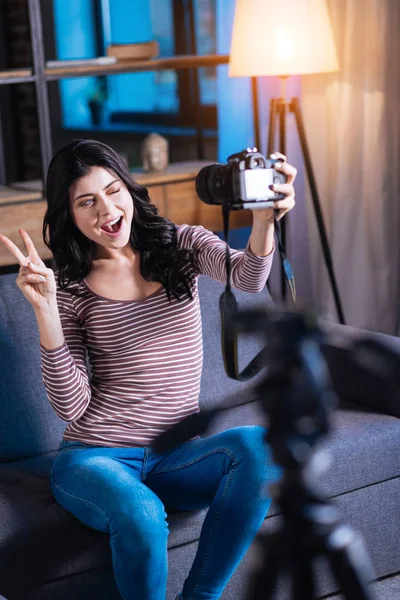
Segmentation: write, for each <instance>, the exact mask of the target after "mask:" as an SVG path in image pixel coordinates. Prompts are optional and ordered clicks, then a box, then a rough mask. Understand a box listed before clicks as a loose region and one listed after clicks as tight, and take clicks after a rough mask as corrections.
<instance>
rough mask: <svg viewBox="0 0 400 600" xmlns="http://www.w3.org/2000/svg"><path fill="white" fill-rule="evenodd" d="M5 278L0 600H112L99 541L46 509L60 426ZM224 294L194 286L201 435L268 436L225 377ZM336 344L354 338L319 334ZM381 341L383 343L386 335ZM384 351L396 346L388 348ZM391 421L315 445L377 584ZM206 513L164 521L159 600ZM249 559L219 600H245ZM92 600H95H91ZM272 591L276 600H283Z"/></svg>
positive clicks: (263, 300)
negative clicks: (166, 532)
mask: <svg viewBox="0 0 400 600" xmlns="http://www.w3.org/2000/svg"><path fill="white" fill-rule="evenodd" d="M15 278H16V276H15V275H4V276H1V277H0V365H1V366H0V368H1V377H0V397H1V403H2V418H1V419H0V522H1V527H0V593H3V594H4V595H5V596H6V597H9V599H10V600H13V599H15V600H28V599H29V600H39V599H40V600H66V599H67V598H69V597H74V598H76V600H83V599H85V600H88V599H89V600H91V598H93V599H94V598H96V600H97V598H104V600H106V599H108V600H119V598H120V596H119V594H118V591H117V590H116V586H115V582H114V580H113V575H112V569H111V566H110V565H111V563H110V551H109V545H108V536H107V535H106V534H103V533H100V532H97V531H93V530H91V529H89V528H88V527H86V526H84V525H83V524H81V523H80V522H78V521H77V520H76V519H75V518H74V517H73V516H72V515H70V514H69V513H68V512H67V511H65V510H64V509H62V508H61V507H60V506H59V505H58V504H57V503H56V502H55V500H54V498H53V496H52V493H51V489H50V483H49V479H48V474H49V471H50V468H51V464H52V460H53V457H54V454H55V450H56V448H57V447H58V445H59V443H60V441H61V436H62V432H63V430H64V428H65V423H64V422H63V421H61V420H60V419H59V418H58V417H57V416H56V415H55V413H54V411H53V409H52V408H51V406H50V404H49V402H48V400H47V397H46V393H45V390H44V386H43V383H42V378H41V371H40V359H39V339H38V334H37V326H36V322H35V319H34V315H33V313H32V310H31V308H30V306H29V305H28V303H27V302H26V301H25V299H24V298H23V296H22V294H21V293H20V291H19V290H18V288H16V286H15ZM222 291H223V286H222V285H221V284H219V283H217V282H214V281H212V280H210V279H208V278H204V277H201V278H200V298H201V307H202V316H203V339H204V368H203V376H202V383H201V395H200V405H201V407H202V408H210V407H223V408H224V410H222V411H221V412H220V413H219V415H218V417H217V418H216V420H215V421H214V422H213V424H212V427H211V429H210V430H209V431H208V432H207V435H212V434H213V433H215V432H217V431H221V430H224V429H228V428H230V427H236V426H239V425H246V424H260V425H264V426H266V425H267V418H266V415H265V414H264V413H263V412H262V411H261V408H260V405H259V403H258V402H256V401H254V400H255V393H254V390H253V388H254V384H255V383H256V381H257V379H258V378H259V377H260V376H259V377H258V378H256V379H253V380H252V381H251V382H250V383H249V382H248V383H238V382H235V381H233V380H230V379H228V378H227V377H226V375H225V371H224V367H223V362H222V357H221V350H220V318H219V302H218V301H219V296H220V294H221V293H222ZM235 295H236V297H237V299H238V301H239V304H240V305H242V303H244V302H246V307H247V308H248V307H250V306H262V305H264V306H265V305H266V304H269V305H270V304H271V300H270V298H269V296H268V293H267V291H266V290H265V291H264V292H263V293H261V294H258V295H251V294H246V293H243V292H235ZM325 327H326V329H327V331H329V332H330V334H332V335H336V336H339V337H341V338H342V339H343V340H347V341H348V340H350V339H356V338H357V337H358V336H360V335H362V332H360V331H358V330H351V329H350V328H341V327H340V326H336V325H332V324H329V323H327V324H325ZM245 337H246V339H244V336H243V339H240V340H239V358H240V366H241V368H243V367H244V366H245V365H246V364H247V363H248V362H249V361H250V359H251V358H253V356H254V355H255V354H256V352H257V351H258V350H259V349H260V348H261V347H262V345H263V342H264V341H263V339H262V337H261V336H259V337H257V336H245ZM385 337H386V338H388V336H385ZM388 342H389V343H391V344H394V345H395V346H396V344H397V343H398V340H393V339H392V338H388ZM399 440H400V421H399V420H398V419H396V418H395V417H391V416H388V415H384V414H379V413H377V412H374V411H371V410H368V409H362V408H360V407H355V406H353V405H348V406H342V407H341V408H340V410H337V411H335V412H334V414H333V415H332V433H331V434H330V435H329V437H328V438H327V439H326V440H324V441H323V442H322V443H321V448H323V449H325V450H326V451H327V453H328V455H329V457H330V465H329V468H328V469H327V470H326V471H324V472H323V473H322V474H321V476H320V477H318V479H317V484H318V488H319V489H321V490H322V492H323V493H325V494H327V495H329V496H332V497H335V502H337V503H338V505H339V507H340V509H341V514H342V519H343V522H345V523H349V524H352V525H354V526H355V527H357V528H358V529H359V530H360V531H361V532H362V533H363V534H364V536H365V538H366V540H367V546H368V550H369V552H370V554H371V558H372V561H373V564H374V567H375V571H376V575H378V576H383V575H385V574H388V573H392V572H395V571H396V569H397V570H399V565H400V549H399V547H398V543H397V542H398V539H400V513H399V510H400V509H399V506H400V503H399V502H398V499H399V495H400V489H399V468H400V444H399ZM278 513H279V511H278V510H277V507H276V506H272V507H271V510H270V511H269V513H268V516H267V518H266V520H265V524H264V526H263V529H266V530H269V531H270V530H273V529H274V528H275V527H276V526H277V525H278V523H279V519H280V516H279V514H278ZM204 514H205V511H198V512H173V513H170V515H169V523H170V537H169V550H170V552H169V561H170V579H169V582H168V595H167V598H168V600H173V599H174V598H175V596H176V594H177V593H178V592H179V591H180V589H181V585H182V582H183V580H184V578H185V576H186V573H187V572H188V569H189V568H190V564H191V561H192V560H193V556H194V553H195V550H196V544H197V540H198V537H199V533H200V529H201V525H202V522H203V519H204ZM250 562H251V552H250V553H249V554H248V556H247V557H246V558H245V560H244V561H243V564H241V565H240V566H239V568H238V570H237V571H236V573H235V574H234V576H233V578H232V580H231V581H230V583H229V585H228V588H227V590H226V591H225V593H224V595H223V600H238V599H239V598H241V597H242V594H244V591H245V586H246V581H247V579H246V578H247V576H248V572H249V568H250ZM318 581H319V590H320V593H321V594H323V593H324V594H327V593H332V592H333V591H335V590H336V589H337V586H336V584H335V583H334V582H333V581H332V578H331V576H330V575H329V573H328V572H327V569H326V567H325V569H324V568H322V567H321V569H319V570H318ZM90 594H93V595H92V596H91V595H90ZM284 594H285V592H284V590H283V588H282V591H281V595H280V600H284V599H285V598H286V596H285V595H284Z"/></svg>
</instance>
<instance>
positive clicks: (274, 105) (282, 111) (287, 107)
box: [252, 77, 345, 325]
mask: <svg viewBox="0 0 400 600" xmlns="http://www.w3.org/2000/svg"><path fill="white" fill-rule="evenodd" d="M286 79H287V77H281V81H282V96H281V97H280V98H272V99H271V101H270V111H269V133H268V152H267V155H268V156H269V155H270V154H271V153H272V152H273V150H274V140H275V126H276V122H277V117H279V150H280V152H282V154H286V113H287V112H292V113H294V116H295V119H296V126H297V131H298V134H299V137H300V144H301V149H302V153H303V158H304V162H305V166H306V171H307V177H308V182H309V185H310V190H311V197H312V202H313V207H314V212H315V217H316V220H317V226H318V232H319V237H320V240H321V246H322V252H323V255H324V261H325V265H326V268H327V271H328V277H329V280H330V284H331V288H332V293H333V298H334V302H335V307H336V312H337V315H338V318H339V321H340V323H342V324H343V325H344V324H345V319H344V313H343V308H342V303H341V300H340V296H339V290H338V286H337V283H336V277H335V272H334V269H333V262H332V255H331V251H330V247H329V242H328V238H327V235H326V229H325V224H324V219H323V215H322V210H321V203H320V200H319V196H318V190H317V185H316V182H315V177H314V171H313V168H312V163H311V157H310V152H309V149H308V144H307V138H306V133H305V128H304V122H303V117H302V114H301V110H300V103H299V99H298V98H292V100H291V101H290V102H289V101H287V100H286V98H285V83H286ZM252 92H253V103H254V129H255V132H256V146H257V148H260V139H259V131H260V123H259V112H258V92H257V80H256V78H255V77H253V78H252ZM280 228H281V237H282V243H283V245H285V243H286V224H285V219H282V221H281V224H280ZM286 291H287V288H286V279H285V273H284V270H283V268H282V269H281V295H282V299H283V300H286Z"/></svg>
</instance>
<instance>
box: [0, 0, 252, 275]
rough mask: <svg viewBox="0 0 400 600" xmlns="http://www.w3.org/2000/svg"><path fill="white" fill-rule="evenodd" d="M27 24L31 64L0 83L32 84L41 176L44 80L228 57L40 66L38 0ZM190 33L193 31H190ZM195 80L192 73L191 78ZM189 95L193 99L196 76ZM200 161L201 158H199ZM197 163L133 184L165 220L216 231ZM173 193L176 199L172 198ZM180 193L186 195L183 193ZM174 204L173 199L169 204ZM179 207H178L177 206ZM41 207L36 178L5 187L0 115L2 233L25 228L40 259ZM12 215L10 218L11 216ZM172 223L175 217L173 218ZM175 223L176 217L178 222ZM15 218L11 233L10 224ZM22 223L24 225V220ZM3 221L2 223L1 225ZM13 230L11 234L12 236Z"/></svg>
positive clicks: (240, 217) (218, 225)
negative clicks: (200, 190) (198, 184)
mask: <svg viewBox="0 0 400 600" xmlns="http://www.w3.org/2000/svg"><path fill="white" fill-rule="evenodd" d="M28 9H29V23H30V34H31V45H32V57H33V68H32V69H31V68H22V69H12V70H3V71H0V85H15V84H18V83H29V82H31V83H33V84H34V85H35V89H36V98H37V112H38V124H39V134H40V149H41V163H42V173H43V179H44V174H45V173H46V172H47V168H48V165H49V163H50V160H51V157H52V153H53V149H52V136H51V125H50V110H49V98H48V89H47V85H48V82H50V81H58V80H60V79H65V78H68V77H88V76H99V75H115V74H119V73H134V72H140V71H153V70H165V69H174V70H181V69H194V70H195V73H197V71H196V70H197V69H198V68H199V67H207V66H211V65H222V64H227V63H228V62H229V56H228V55H206V56H199V55H185V56H174V57H169V58H158V59H152V60H143V61H137V60H136V61H133V60H132V61H131V60H126V61H119V62H116V63H114V64H111V65H95V66H94V65H88V66H79V67H65V66H64V67H62V66H60V67H59V68H58V67H57V66H56V67H53V68H51V69H49V68H46V66H45V54H44V45H43V29H42V18H41V12H40V0H28ZM192 33H193V32H192ZM195 79H196V81H197V78H195ZM195 91H196V94H195V99H196V98H197V100H198V81H197V83H196V90H195ZM201 164H202V165H203V166H204V164H206V163H204V162H203V163H201ZM199 165H200V163H195V162H193V163H180V164H179V165H173V164H172V165H170V167H169V169H168V171H167V172H166V173H163V174H156V173H153V174H140V173H139V174H136V178H137V180H138V182H139V183H142V184H143V185H145V186H148V187H149V188H151V192H152V193H151V198H152V201H153V202H154V203H155V204H157V205H158V206H159V210H160V214H164V216H167V217H168V218H170V219H171V220H174V218H175V219H176V218H177V217H178V218H182V219H183V218H185V217H186V219H187V220H185V221H181V222H188V223H189V224H195V223H199V224H202V225H204V226H205V227H208V228H210V229H213V230H214V231H219V230H221V229H222V222H221V215H220V212H221V211H220V208H219V207H213V206H207V205H205V204H203V203H202V202H201V201H200V200H199V199H198V198H197V195H196V192H195V186H194V179H195V176H196V174H197V172H198V170H199V168H201V167H199ZM174 194H175V195H176V200H174ZM184 194H186V195H185V196H184ZM174 203H175V204H174ZM179 207H180V208H179ZM44 210H45V201H44V198H43V183H42V181H36V182H24V183H16V184H11V185H8V186H6V173H5V160H4V141H3V135H2V131H1V120H0V222H1V230H2V233H4V234H5V235H8V237H11V238H12V239H13V241H14V243H16V244H18V245H19V244H20V239H19V237H18V233H17V228H19V227H22V228H26V229H27V228H28V225H29V227H31V232H32V236H31V237H32V239H33V240H34V242H35V243H37V244H38V246H37V248H38V250H39V252H41V251H42V253H43V259H46V258H50V256H49V253H48V250H47V248H46V247H45V246H44V245H43V241H42V239H41V224H42V220H43V214H44ZM247 212H249V211H240V212H239V213H236V214H235V215H234V216H233V219H232V224H231V225H232V227H235V226H236V227H240V226H245V225H248V224H249V218H250V217H249V215H248V214H246V213H247ZM14 219H15V221H14ZM175 222H177V221H176V220H175ZM178 222H179V221H178ZM13 223H15V233H14V229H13V228H12V226H11V225H12V224H13ZM27 223H28V225H27ZM6 225H7V226H6ZM15 234H16V235H17V238H16V236H15ZM9 260H10V257H9V256H7V255H6V254H5V251H4V252H3V246H2V245H1V248H0V267H1V266H4V265H7V264H10V263H9V262H7V261H9Z"/></svg>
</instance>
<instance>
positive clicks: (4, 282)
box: [0, 273, 66, 462]
mask: <svg viewBox="0 0 400 600" xmlns="http://www.w3.org/2000/svg"><path fill="white" fill-rule="evenodd" d="M16 278H17V275H16V274H13V273H11V274H8V275H1V276H0V370H1V377H0V398H1V419H0V462H1V461H7V460H15V459H18V458H21V457H24V456H31V455H35V454H40V453H42V452H48V451H49V450H53V449H55V448H57V447H58V445H59V443H60V441H61V437H62V433H63V431H64V429H65V427H66V423H65V421H62V420H61V419H59V418H58V417H57V415H56V414H55V412H54V410H53V408H52V406H51V405H50V403H49V401H48V399H47V395H46V391H45V389H44V385H43V381H42V373H41V366H40V351H39V333H38V327H37V323H36V319H35V315H34V312H33V309H32V307H31V305H30V304H29V302H28V301H27V300H26V299H25V297H24V296H23V295H22V293H21V291H20V290H19V289H18V287H17V286H16V283H15V280H16Z"/></svg>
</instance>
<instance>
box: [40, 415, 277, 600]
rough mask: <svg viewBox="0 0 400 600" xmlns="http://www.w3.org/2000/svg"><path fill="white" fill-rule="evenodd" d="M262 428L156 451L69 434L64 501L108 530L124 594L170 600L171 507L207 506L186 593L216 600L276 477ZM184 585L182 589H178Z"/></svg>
mask: <svg viewBox="0 0 400 600" xmlns="http://www.w3.org/2000/svg"><path fill="white" fill-rule="evenodd" d="M264 435H265V430H264V429H263V428H262V427H253V426H251V427H237V428H234V429H230V430H228V431H224V432H222V433H218V434H216V435H213V436H211V437H209V438H204V439H195V440H190V441H188V442H185V443H184V444H181V445H180V446H178V447H176V448H174V449H173V450H171V451H168V452H165V453H162V454H156V453H155V452H154V451H153V450H152V448H150V447H146V448H137V447H133V448H121V447H118V448H107V447H104V446H94V445H89V444H83V443H81V442H67V441H63V442H62V443H61V445H60V448H59V451H58V454H57V456H56V458H55V461H54V464H53V467H52V471H51V484H52V490H53V493H54V496H55V498H56V500H57V502H58V503H59V504H60V505H61V506H62V507H64V508H65V509H66V510H68V511H69V512H70V513H72V514H73V515H75V517H77V518H78V519H79V520H80V521H82V522H83V523H85V524H86V525H88V526H89V527H91V528H93V529H97V530H98V531H103V532H106V533H108V534H109V535H110V547H111V554H112V561H113V568H114V573H115V579H116V582H117V585H118V588H119V591H120V593H121V596H122V598H123V599H124V600H139V599H140V600H165V597H166V583H167V538H168V524H167V522H166V517H167V515H166V509H180V510H199V509H203V508H206V507H209V509H208V511H207V515H206V517H205V520H204V524H203V527H202V530H201V535H200V540H199V545H198V550H197V553H196V556H195V559H194V562H193V565H192V568H191V570H190V573H189V575H188V577H187V579H186V581H185V584H184V586H183V590H182V597H183V599H184V600H214V599H217V598H219V597H220V596H221V594H222V592H223V589H224V587H225V585H226V584H227V582H228V581H229V579H230V577H231V576H232V574H233V572H234V571H235V569H236V567H237V566H238V564H239V562H240V560H241V559H242V557H243V556H244V554H245V553H246V551H247V549H248V548H249V546H250V544H251V542H252V540H253V539H254V537H255V535H256V533H257V531H258V529H259V528H260V526H261V524H262V522H263V519H264V518H265V516H266V514H267V511H268V508H269V506H270V503H271V499H270V497H269V495H268V491H267V486H266V484H267V483H268V482H271V481H275V480H276V479H277V478H278V475H279V471H278V468H277V467H276V466H274V465H273V464H272V463H271V459H270V455H269V450H268V447H267V446H266V444H265V442H264ZM178 591H179V590H177V592H178Z"/></svg>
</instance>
